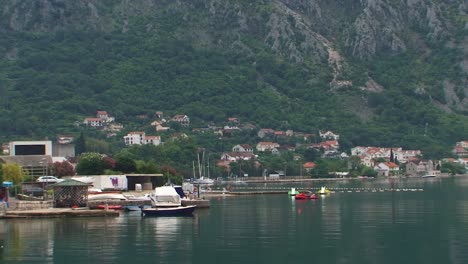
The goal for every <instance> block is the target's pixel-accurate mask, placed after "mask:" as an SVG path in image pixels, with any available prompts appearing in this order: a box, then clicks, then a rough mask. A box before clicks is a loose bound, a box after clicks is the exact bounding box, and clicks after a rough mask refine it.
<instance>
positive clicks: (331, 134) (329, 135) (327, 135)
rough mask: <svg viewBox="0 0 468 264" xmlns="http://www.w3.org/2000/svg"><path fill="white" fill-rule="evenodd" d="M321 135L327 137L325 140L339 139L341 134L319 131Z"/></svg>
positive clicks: (323, 137)
mask: <svg viewBox="0 0 468 264" xmlns="http://www.w3.org/2000/svg"><path fill="white" fill-rule="evenodd" d="M319 136H320V138H322V139H325V140H339V139H340V135H338V134H335V133H333V132H331V131H319Z"/></svg>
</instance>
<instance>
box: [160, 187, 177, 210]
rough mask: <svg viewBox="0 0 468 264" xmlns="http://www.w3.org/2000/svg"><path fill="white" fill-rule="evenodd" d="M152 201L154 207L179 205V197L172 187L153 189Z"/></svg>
mask: <svg viewBox="0 0 468 264" xmlns="http://www.w3.org/2000/svg"><path fill="white" fill-rule="evenodd" d="M154 200H155V202H156V206H161V205H180V204H181V201H180V196H179V194H178V193H177V191H176V189H175V188H174V187H172V186H161V187H156V188H155V189H154Z"/></svg>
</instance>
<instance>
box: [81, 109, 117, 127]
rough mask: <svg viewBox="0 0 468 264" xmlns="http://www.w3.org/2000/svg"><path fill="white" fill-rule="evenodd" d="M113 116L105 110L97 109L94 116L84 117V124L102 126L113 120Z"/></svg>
mask: <svg viewBox="0 0 468 264" xmlns="http://www.w3.org/2000/svg"><path fill="white" fill-rule="evenodd" d="M114 120H115V118H114V117H111V116H109V114H108V113H107V112H106V111H97V112H96V117H87V118H85V119H84V122H83V123H84V124H85V125H87V126H92V127H102V126H104V125H106V124H108V123H112V122H114Z"/></svg>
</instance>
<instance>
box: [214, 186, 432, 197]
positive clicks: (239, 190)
mask: <svg viewBox="0 0 468 264" xmlns="http://www.w3.org/2000/svg"><path fill="white" fill-rule="evenodd" d="M290 190H291V187H281V186H277V187H275V186H267V187H258V186H253V187H249V186H239V187H234V188H232V189H231V191H226V192H225V193H226V194H231V195H236V194H237V195H245V194H284V193H288V191H290ZM295 190H297V191H312V192H315V191H318V190H320V188H319V187H316V188H301V187H296V188H295ZM327 190H329V191H330V192H331V193H360V192H375V193H376V192H422V191H424V189H423V188H327ZM213 192H216V193H219V192H222V191H219V190H216V191H213Z"/></svg>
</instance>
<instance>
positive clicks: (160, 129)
mask: <svg viewBox="0 0 468 264" xmlns="http://www.w3.org/2000/svg"><path fill="white" fill-rule="evenodd" d="M162 124H163V122H162V121H153V122H152V123H151V126H154V127H155V128H156V131H157V132H164V131H167V130H169V129H170V127H165V126H163V125H162Z"/></svg>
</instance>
